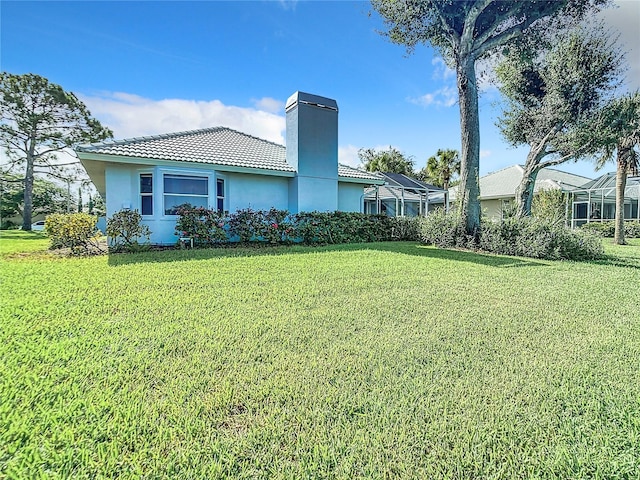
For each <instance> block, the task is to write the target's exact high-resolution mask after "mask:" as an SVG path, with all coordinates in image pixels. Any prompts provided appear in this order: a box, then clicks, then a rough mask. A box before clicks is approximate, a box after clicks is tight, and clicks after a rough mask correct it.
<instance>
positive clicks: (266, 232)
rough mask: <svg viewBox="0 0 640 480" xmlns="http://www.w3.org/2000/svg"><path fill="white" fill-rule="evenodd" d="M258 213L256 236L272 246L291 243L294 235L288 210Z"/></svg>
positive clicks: (274, 209) (272, 209)
mask: <svg viewBox="0 0 640 480" xmlns="http://www.w3.org/2000/svg"><path fill="white" fill-rule="evenodd" d="M255 213H256V217H257V218H256V221H255V224H256V231H255V234H256V236H257V237H258V239H259V240H261V241H263V242H267V243H271V244H278V243H289V242H291V241H292V240H293V239H294V237H295V235H294V228H293V224H292V223H291V218H290V215H289V212H288V211H287V210H278V209H276V208H271V209H270V210H265V211H258V212H255Z"/></svg>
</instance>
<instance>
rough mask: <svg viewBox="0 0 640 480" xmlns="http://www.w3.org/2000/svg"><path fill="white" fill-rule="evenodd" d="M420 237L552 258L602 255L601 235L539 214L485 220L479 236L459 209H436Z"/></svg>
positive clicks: (431, 241)
mask: <svg viewBox="0 0 640 480" xmlns="http://www.w3.org/2000/svg"><path fill="white" fill-rule="evenodd" d="M420 239H421V240H422V241H423V242H424V243H426V244H430V245H436V246H439V247H442V248H452V247H458V248H467V249H472V250H482V251H485V252H491V253H497V254H501V255H515V256H520V257H530V258H541V259H549V260H591V259H597V258H600V257H602V255H603V254H604V250H603V247H602V241H601V240H600V237H599V236H597V235H595V234H593V233H590V232H587V231H583V230H580V229H574V230H572V229H570V228H568V227H566V226H564V225H562V224H558V223H557V222H551V221H548V220H544V219H536V218H522V219H518V218H508V219H505V220H503V221H501V222H492V221H488V220H485V221H484V222H483V223H482V225H481V228H480V232H479V235H478V236H477V237H472V236H468V235H466V234H465V233H464V226H463V223H462V221H461V219H460V217H459V216H458V215H457V214H456V213H445V212H444V211H442V210H437V211H435V212H433V213H431V214H429V216H428V217H426V218H424V219H423V220H422V221H421V229H420Z"/></svg>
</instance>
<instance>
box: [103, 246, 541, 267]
mask: <svg viewBox="0 0 640 480" xmlns="http://www.w3.org/2000/svg"><path fill="white" fill-rule="evenodd" d="M362 250H377V251H383V252H389V253H393V254H401V255H412V256H416V257H422V258H433V259H440V260H448V261H455V262H467V263H475V264H480V265H485V266H490V267H497V268H513V267H532V266H535V267H540V266H545V265H546V264H545V263H543V262H541V261H536V260H527V259H522V258H517V257H507V256H499V255H491V254H483V253H475V252H469V251H463V250H446V249H440V248H436V247H427V246H424V245H420V244H417V243H414V242H376V243H353V244H341V245H323V246H307V245H292V246H273V247H272V246H266V245H259V246H245V245H238V246H229V247H222V248H202V249H193V250H191V249H188V250H178V249H175V250H174V249H170V250H152V251H147V252H138V253H111V254H109V259H108V264H109V265H110V266H112V267H118V266H121V265H129V264H134V263H171V262H182V261H194V260H207V259H212V258H228V257H256V256H281V255H309V254H317V253H322V252H349V251H353V252H356V251H362Z"/></svg>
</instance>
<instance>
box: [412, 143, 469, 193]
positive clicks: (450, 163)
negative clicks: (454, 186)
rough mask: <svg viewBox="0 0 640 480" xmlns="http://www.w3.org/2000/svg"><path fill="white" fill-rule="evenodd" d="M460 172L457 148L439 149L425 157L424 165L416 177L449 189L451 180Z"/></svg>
mask: <svg viewBox="0 0 640 480" xmlns="http://www.w3.org/2000/svg"><path fill="white" fill-rule="evenodd" d="M459 174H460V154H459V153H458V151H457V150H451V149H439V150H438V151H437V152H436V154H435V155H432V156H430V157H429V158H428V159H427V164H426V165H425V167H424V168H423V169H422V170H420V172H418V178H419V179H420V180H425V181H428V182H431V183H432V184H434V185H436V186H438V187H442V188H444V189H445V190H448V189H449V186H450V185H451V180H452V179H453V178H455V176H456V175H459Z"/></svg>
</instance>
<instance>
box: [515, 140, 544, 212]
mask: <svg viewBox="0 0 640 480" xmlns="http://www.w3.org/2000/svg"><path fill="white" fill-rule="evenodd" d="M544 146H545V144H544V142H541V143H540V144H538V145H533V146H532V147H531V150H529V153H528V154H527V161H526V163H525V164H524V172H523V173H522V180H520V184H519V185H518V188H516V215H517V216H518V218H523V217H530V216H531V204H532V203H533V190H534V187H535V185H536V178H538V172H539V171H540V170H541V168H540V161H541V160H542V159H543V158H544V157H545V151H544Z"/></svg>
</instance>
